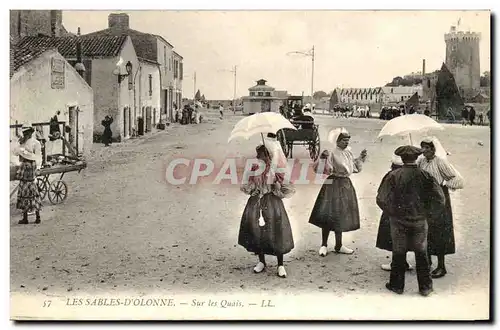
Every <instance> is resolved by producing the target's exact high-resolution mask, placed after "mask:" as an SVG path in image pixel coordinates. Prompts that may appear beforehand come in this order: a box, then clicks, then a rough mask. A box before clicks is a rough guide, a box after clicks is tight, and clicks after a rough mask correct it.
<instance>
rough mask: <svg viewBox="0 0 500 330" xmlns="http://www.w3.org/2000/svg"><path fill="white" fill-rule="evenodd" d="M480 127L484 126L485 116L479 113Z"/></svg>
mask: <svg viewBox="0 0 500 330" xmlns="http://www.w3.org/2000/svg"><path fill="white" fill-rule="evenodd" d="M479 125H481V126H483V125H484V114H483V113H482V112H481V113H479Z"/></svg>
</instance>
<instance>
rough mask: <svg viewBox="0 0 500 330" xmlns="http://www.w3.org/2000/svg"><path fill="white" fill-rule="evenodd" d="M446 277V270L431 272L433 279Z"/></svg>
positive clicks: (437, 269) (439, 269)
mask: <svg viewBox="0 0 500 330" xmlns="http://www.w3.org/2000/svg"><path fill="white" fill-rule="evenodd" d="M445 275H446V269H445V268H436V269H434V270H433V271H432V272H431V277H432V278H440V277H443V276H445Z"/></svg>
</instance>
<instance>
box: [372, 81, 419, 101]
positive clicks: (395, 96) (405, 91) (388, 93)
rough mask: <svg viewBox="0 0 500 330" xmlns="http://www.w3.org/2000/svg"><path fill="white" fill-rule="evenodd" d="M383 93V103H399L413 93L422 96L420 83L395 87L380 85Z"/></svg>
mask: <svg viewBox="0 0 500 330" xmlns="http://www.w3.org/2000/svg"><path fill="white" fill-rule="evenodd" d="M382 91H383V93H384V97H383V103H384V104H386V103H400V102H405V101H407V100H408V99H409V98H410V97H412V96H413V94H415V93H418V97H419V98H422V96H423V88H422V85H417V86H397V87H382Z"/></svg>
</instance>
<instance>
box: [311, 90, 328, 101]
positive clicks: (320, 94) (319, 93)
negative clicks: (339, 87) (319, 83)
mask: <svg viewBox="0 0 500 330" xmlns="http://www.w3.org/2000/svg"><path fill="white" fill-rule="evenodd" d="M326 96H328V94H326V93H325V92H323V91H317V92H314V94H313V98H314V99H316V100H319V99H321V98H322V97H326Z"/></svg>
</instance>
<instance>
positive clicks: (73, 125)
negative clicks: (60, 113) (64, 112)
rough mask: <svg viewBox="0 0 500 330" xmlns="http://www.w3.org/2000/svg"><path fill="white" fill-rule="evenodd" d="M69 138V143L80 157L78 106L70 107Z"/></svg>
mask: <svg viewBox="0 0 500 330" xmlns="http://www.w3.org/2000/svg"><path fill="white" fill-rule="evenodd" d="M68 113H69V119H68V126H69V129H70V130H69V138H68V142H69V145H70V146H71V148H72V149H73V151H74V152H75V153H76V155H78V108H77V107H76V106H72V107H69V109H68Z"/></svg>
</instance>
